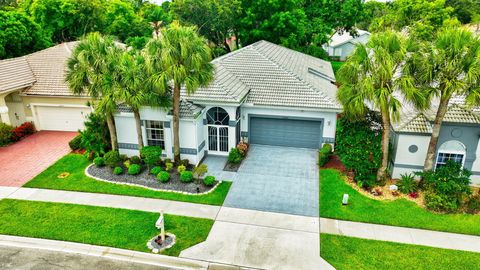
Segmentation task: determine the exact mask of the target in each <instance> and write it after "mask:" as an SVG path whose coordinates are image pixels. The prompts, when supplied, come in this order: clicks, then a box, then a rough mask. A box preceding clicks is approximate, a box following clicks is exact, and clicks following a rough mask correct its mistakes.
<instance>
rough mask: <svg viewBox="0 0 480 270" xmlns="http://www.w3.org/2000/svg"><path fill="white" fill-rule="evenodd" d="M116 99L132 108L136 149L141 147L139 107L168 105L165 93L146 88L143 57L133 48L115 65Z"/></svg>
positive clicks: (168, 99) (146, 77)
mask: <svg viewBox="0 0 480 270" xmlns="http://www.w3.org/2000/svg"><path fill="white" fill-rule="evenodd" d="M117 72H118V78H119V79H118V81H117V84H116V85H117V88H118V89H117V90H118V91H115V92H116V93H117V94H118V100H120V101H123V102H125V103H126V104H127V105H129V106H130V107H131V108H132V110H133V115H134V118H135V126H136V130H137V138H138V149H139V150H140V149H142V148H143V146H144V145H143V136H142V124H141V119H140V108H141V107H142V106H152V107H164V108H167V107H169V106H170V98H169V96H168V92H167V93H157V92H155V91H153V90H152V89H149V88H148V83H147V80H148V76H147V73H146V71H145V61H144V57H143V56H142V55H141V54H140V53H139V52H138V51H135V50H131V51H125V52H124V53H123V54H122V55H121V57H120V61H119V65H118V67H117Z"/></svg>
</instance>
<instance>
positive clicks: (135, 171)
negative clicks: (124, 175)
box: [128, 164, 142, 175]
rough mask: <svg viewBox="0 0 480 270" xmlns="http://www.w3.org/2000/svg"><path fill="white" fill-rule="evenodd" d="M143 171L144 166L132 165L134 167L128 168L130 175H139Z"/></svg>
mask: <svg viewBox="0 0 480 270" xmlns="http://www.w3.org/2000/svg"><path fill="white" fill-rule="evenodd" d="M141 171H142V166H140V165H138V164H132V165H130V167H129V168H128V174H130V175H137V174H139V173H140V172H141Z"/></svg>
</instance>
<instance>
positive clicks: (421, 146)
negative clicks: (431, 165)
mask: <svg viewBox="0 0 480 270" xmlns="http://www.w3.org/2000/svg"><path fill="white" fill-rule="evenodd" d="M395 137H396V139H395V141H392V144H393V143H395V144H394V149H395V150H394V151H395V152H394V156H393V168H392V177H393V178H400V175H401V174H405V173H412V172H416V171H421V170H422V169H423V163H424V162H425V157H426V156H427V149H428V143H429V142H430V135H428V134H426V135H416V134H396V136H395ZM415 148H417V150H416V151H414V150H415Z"/></svg>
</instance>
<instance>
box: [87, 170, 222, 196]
mask: <svg viewBox="0 0 480 270" xmlns="http://www.w3.org/2000/svg"><path fill="white" fill-rule="evenodd" d="M92 166H95V164H93V163H92V164H90V165H88V166H87V167H86V168H85V171H84V173H85V175H86V176H88V177H90V178H93V179H95V180H98V181H102V182H106V183H112V184H117V185H126V186H133V187H141V188H145V189H149V190H153V191H160V192H170V193H177V194H183V195H192V196H202V195H208V194H210V193H212V192H213V191H215V189H217V187H218V186H220V184H221V183H223V181H222V180H220V181H218V182H217V183H216V184H215V186H213V187H212V188H211V189H210V190H208V191H205V192H201V193H191V192H186V191H178V190H171V189H160V188H151V187H147V186H143V185H139V184H133V183H121V182H114V181H108V180H105V179H102V178H99V177H96V176H93V175H91V174H90V173H89V172H88V169H89V168H90V167H92Z"/></svg>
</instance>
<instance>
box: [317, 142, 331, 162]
mask: <svg viewBox="0 0 480 270" xmlns="http://www.w3.org/2000/svg"><path fill="white" fill-rule="evenodd" d="M331 156H332V145H331V144H329V143H326V144H324V145H323V146H322V148H320V150H319V151H318V165H320V167H323V166H325V164H327V162H328V161H329V160H330V157H331Z"/></svg>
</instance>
